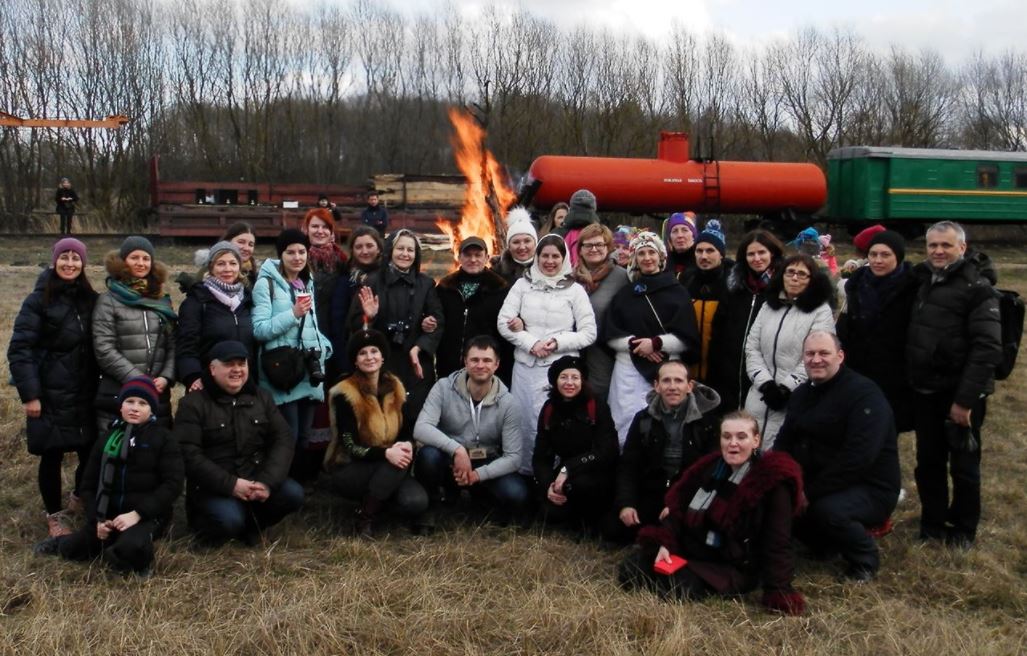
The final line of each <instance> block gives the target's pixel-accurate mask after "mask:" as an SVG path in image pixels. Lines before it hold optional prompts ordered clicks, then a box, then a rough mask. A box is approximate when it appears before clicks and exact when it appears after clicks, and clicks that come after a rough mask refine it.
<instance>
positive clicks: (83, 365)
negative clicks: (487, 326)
mask: <svg viewBox="0 0 1027 656" xmlns="http://www.w3.org/2000/svg"><path fill="white" fill-rule="evenodd" d="M56 276H57V274H56V273H55V272H54V270H53V269H47V270H46V271H44V272H43V273H42V274H40V276H39V278H37V279H36V287H35V289H34V290H33V291H32V293H31V294H29V295H28V297H27V298H26V299H25V301H24V302H23V303H22V306H21V311H20V312H18V316H17V318H15V320H14V329H13V332H12V333H11V342H10V345H9V346H8V348H7V361H8V363H9V364H10V368H11V376H12V377H13V378H14V384H15V386H17V388H18V396H19V397H20V398H21V401H22V403H26V402H28V401H33V400H36V399H38V400H39V401H40V405H41V407H42V412H41V415H40V416H39V417H37V418H30V419H29V420H28V429H27V430H28V447H29V452H30V453H34V454H39V453H42V452H43V451H44V450H49V449H59V450H64V451H70V450H74V449H76V448H78V447H81V446H84V445H87V444H91V443H92V442H93V440H94V439H95V438H96V426H95V424H96V422H95V420H94V419H93V417H94V410H93V401H94V399H95V396H96V381H97V372H98V370H97V366H96V359H95V358H94V356H93V331H92V326H93V306H94V305H95V304H96V298H97V295H96V293H95V292H87V291H85V290H83V289H82V288H80V287H78V286H74V285H68V284H66V283H64V282H59V281H57V280H54V281H53V282H54V289H53V291H54V294H53V297H52V298H51V299H50V301H49V303H47V304H44V290H45V289H46V286H47V283H48V282H50V279H51V277H54V278H56Z"/></svg>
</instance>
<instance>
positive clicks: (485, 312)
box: [435, 237, 513, 387]
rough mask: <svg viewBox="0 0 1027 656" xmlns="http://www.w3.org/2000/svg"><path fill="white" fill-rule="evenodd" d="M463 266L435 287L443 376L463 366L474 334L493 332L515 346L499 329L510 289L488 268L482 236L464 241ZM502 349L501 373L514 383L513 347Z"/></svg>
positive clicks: (438, 354) (438, 368) (437, 358)
mask: <svg viewBox="0 0 1027 656" xmlns="http://www.w3.org/2000/svg"><path fill="white" fill-rule="evenodd" d="M458 260H459V262H460V268H459V269H457V270H456V271H454V272H453V273H451V274H449V275H447V276H445V277H443V278H442V279H441V280H439V284H438V286H437V287H436V288H435V289H436V291H437V292H438V295H439V302H441V303H442V314H443V316H444V317H445V319H446V320H445V322H444V325H445V329H444V330H443V331H442V341H441V342H439V348H438V351H437V352H436V353H435V369H436V371H438V374H439V378H440V379H441V378H445V377H446V376H448V375H449V374H451V373H453V372H454V371H457V370H458V369H463V367H464V361H463V351H464V344H465V343H466V342H467V340H469V339H470V338H472V337H476V336H478V335H489V336H491V337H492V338H493V339H494V340H496V343H498V344H500V349H502V348H503V345H504V344H505V345H506V346H508V347H509V346H511V345H510V343H509V342H508V341H506V340H505V339H502V338H501V337H500V335H499V331H498V330H497V329H496V316H497V315H498V314H499V310H500V309H501V308H502V307H503V301H504V300H506V294H507V292H508V291H510V288H509V286H508V285H507V284H506V280H505V279H504V278H503V277H502V276H501V275H499V274H498V273H496V272H494V271H493V270H492V269H490V268H488V267H487V266H486V265H487V264H488V261H489V258H488V248H487V247H486V245H485V241H484V240H483V239H482V238H481V237H466V238H464V239H463V240H461V241H460V254H459V256H458ZM508 351H509V352H508V353H501V354H500V357H499V363H500V365H499V372H498V374H497V375H498V376H499V378H500V380H502V381H503V382H504V383H505V384H506V385H507V387H509V386H510V372H511V371H512V367H513V349H512V348H509V349H508Z"/></svg>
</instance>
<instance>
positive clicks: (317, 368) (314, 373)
mask: <svg viewBox="0 0 1027 656" xmlns="http://www.w3.org/2000/svg"><path fill="white" fill-rule="evenodd" d="M303 359H304V361H305V363H306V365H307V374H308V375H309V376H310V384H311V385H313V386H314V387H317V386H318V385H320V384H321V383H323V382H325V373H324V371H323V370H322V369H321V349H316V348H308V349H307V350H306V351H304V352H303Z"/></svg>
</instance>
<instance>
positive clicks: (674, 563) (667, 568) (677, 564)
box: [653, 554, 688, 576]
mask: <svg viewBox="0 0 1027 656" xmlns="http://www.w3.org/2000/svg"><path fill="white" fill-rule="evenodd" d="M687 564H688V561H687V560H685V559H684V558H682V557H681V556H675V555H674V554H671V555H670V562H669V563H668V562H667V561H665V560H661V561H660V562H658V563H655V564H654V565H653V571H654V572H656V573H657V574H663V575H664V576H670V575H671V574H673V573H674V572H676V571H678V570H679V569H681V568H682V567H684V566H685V565H687Z"/></svg>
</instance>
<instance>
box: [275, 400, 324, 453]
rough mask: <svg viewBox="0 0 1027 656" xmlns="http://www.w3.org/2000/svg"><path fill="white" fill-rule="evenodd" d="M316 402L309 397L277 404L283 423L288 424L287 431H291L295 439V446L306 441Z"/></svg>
mask: <svg viewBox="0 0 1027 656" xmlns="http://www.w3.org/2000/svg"><path fill="white" fill-rule="evenodd" d="M317 404H318V401H312V400H311V399H298V400H296V401H289V402H288V403H283V404H282V405H280V406H278V412H281V413H282V416H283V417H284V418H285V423H287V424H289V432H291V433H292V439H293V440H295V441H296V445H297V446H305V445H306V443H307V436H308V435H309V434H310V426H311V424H313V423H314V408H315V407H316V406H317Z"/></svg>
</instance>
